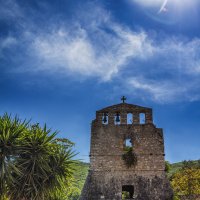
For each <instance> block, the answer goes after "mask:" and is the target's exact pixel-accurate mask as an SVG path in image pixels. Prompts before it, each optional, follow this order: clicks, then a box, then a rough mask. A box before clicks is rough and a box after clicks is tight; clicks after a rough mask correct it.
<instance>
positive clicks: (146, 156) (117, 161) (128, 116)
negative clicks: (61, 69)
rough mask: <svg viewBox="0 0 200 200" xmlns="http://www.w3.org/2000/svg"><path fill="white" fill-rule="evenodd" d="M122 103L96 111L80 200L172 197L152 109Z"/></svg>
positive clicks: (162, 146) (166, 198)
mask: <svg viewBox="0 0 200 200" xmlns="http://www.w3.org/2000/svg"><path fill="white" fill-rule="evenodd" d="M125 100H126V99H125V97H123V98H122V101H123V102H122V103H120V104H117V105H113V106H109V107H106V108H103V109H102V110H99V111H97V112H96V119H95V120H93V121H92V127H91V149H90V169H89V173H88V177H87V179H86V182H85V185H84V188H83V191H82V194H81V198H80V199H81V200H102V199H104V200H122V199H137V200H172V199H173V192H172V189H171V188H170V184H169V181H168V180H167V178H166V172H165V159H164V156H165V154H164V140H163V131H162V129H161V128H157V127H156V126H155V124H153V119H152V109H151V108H145V107H141V106H137V105H132V104H127V103H125Z"/></svg>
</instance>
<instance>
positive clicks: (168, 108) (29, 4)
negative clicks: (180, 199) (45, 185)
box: [0, 0, 200, 162]
mask: <svg viewBox="0 0 200 200" xmlns="http://www.w3.org/2000/svg"><path fill="white" fill-rule="evenodd" d="M0 3H1V6H0V69H1V71H0V114H3V113H4V112H8V113H12V114H13V115H14V114H18V115H19V116H20V117H21V118H22V119H24V118H27V119H30V118H31V119H32V121H33V122H39V123H41V124H44V123H47V125H48V126H49V127H50V128H52V129H53V130H59V131H60V133H59V136H61V137H67V138H69V139H71V140H72V141H73V142H75V143H76V151H77V152H79V155H78V157H79V158H81V159H83V160H85V161H88V155H89V145H90V123H91V121H92V119H94V117H95V111H96V110H99V109H101V108H103V107H106V106H109V105H112V104H117V103H120V97H121V96H122V95H125V96H126V97H127V99H128V101H127V102H128V103H133V104H138V105H142V106H147V107H152V108H153V111H154V122H155V124H156V125H157V127H162V128H163V129H164V134H165V151H166V159H167V160H169V161H170V162H178V161H182V160H185V159H199V158H200V145H199V140H200V123H199V121H200V21H199V19H200V16H199V15H200V2H199V1H198V0H168V1H167V0H119V1H116V0H101V1H97V0H84V1H83V0H82V1H81V0H57V1H56V0H41V1H36V0H29V1H27V0H6V1H4V0H0Z"/></svg>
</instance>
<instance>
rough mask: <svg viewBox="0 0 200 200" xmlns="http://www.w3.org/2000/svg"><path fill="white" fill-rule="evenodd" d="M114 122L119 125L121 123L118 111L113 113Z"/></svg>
mask: <svg viewBox="0 0 200 200" xmlns="http://www.w3.org/2000/svg"><path fill="white" fill-rule="evenodd" d="M114 123H115V125H119V124H120V123H121V116H120V114H119V113H116V114H115V117H114Z"/></svg>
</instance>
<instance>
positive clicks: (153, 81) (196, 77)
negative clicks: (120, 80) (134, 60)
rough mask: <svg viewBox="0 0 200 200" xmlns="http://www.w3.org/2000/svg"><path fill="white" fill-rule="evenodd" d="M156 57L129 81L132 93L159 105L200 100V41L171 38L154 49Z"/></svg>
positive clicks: (128, 86)
mask: <svg viewBox="0 0 200 200" xmlns="http://www.w3.org/2000/svg"><path fill="white" fill-rule="evenodd" d="M154 49H155V51H154V52H155V54H154V55H153V56H152V57H151V58H150V59H149V60H148V63H145V64H146V65H145V64H144V65H143V66H141V68H142V69H141V70H140V71H139V72H138V73H135V74H134V76H132V77H129V79H128V80H127V82H126V84H127V88H128V89H129V91H130V92H132V93H135V95H137V96H138V95H139V96H141V97H142V98H146V99H149V98H150V99H152V100H153V101H156V102H159V103H168V102H174V101H195V100H198V99H199V98H200V94H199V91H200V71H199V69H200V56H199V55H200V39H194V40H192V41H184V39H182V40H179V39H175V38H171V39H170V38H168V39H166V40H164V41H163V42H162V43H161V44H159V45H157V46H154Z"/></svg>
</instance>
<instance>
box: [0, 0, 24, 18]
mask: <svg viewBox="0 0 200 200" xmlns="http://www.w3.org/2000/svg"><path fill="white" fill-rule="evenodd" d="M0 4H1V6H0V19H15V20H16V18H17V17H20V16H22V12H21V8H20V7H19V6H18V4H17V3H16V1H15V0H6V1H4V0H3V1H0Z"/></svg>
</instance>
